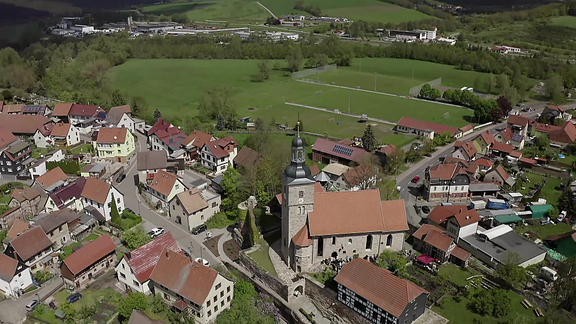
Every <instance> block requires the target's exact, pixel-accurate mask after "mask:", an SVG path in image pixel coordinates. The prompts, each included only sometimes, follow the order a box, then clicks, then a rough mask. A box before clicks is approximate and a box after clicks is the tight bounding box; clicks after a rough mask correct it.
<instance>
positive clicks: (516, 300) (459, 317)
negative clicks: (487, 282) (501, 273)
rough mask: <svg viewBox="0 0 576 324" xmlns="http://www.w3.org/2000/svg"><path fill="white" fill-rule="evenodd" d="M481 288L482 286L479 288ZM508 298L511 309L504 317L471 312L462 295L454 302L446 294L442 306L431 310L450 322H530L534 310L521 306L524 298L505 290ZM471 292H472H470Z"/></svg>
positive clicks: (466, 300) (486, 323)
mask: <svg viewBox="0 0 576 324" xmlns="http://www.w3.org/2000/svg"><path fill="white" fill-rule="evenodd" d="M479 289H483V288H479ZM506 293H507V295H508V298H509V299H510V302H511V304H512V310H511V311H510V312H509V313H508V315H507V316H506V317H503V318H499V319H497V318H494V317H490V316H481V315H478V314H475V313H472V312H471V311H470V310H468V308H467V306H466V305H467V304H468V302H469V299H468V298H464V297H462V299H461V300H460V302H459V303H458V302H456V301H455V300H454V298H453V297H452V296H448V297H446V298H444V299H443V304H442V307H441V308H440V307H438V306H434V307H433V308H432V310H433V311H435V312H437V313H438V314H440V315H442V316H444V317H446V319H448V320H449V321H450V323H484V324H492V323H494V324H496V323H509V322H512V321H514V322H515V320H517V319H523V318H524V319H526V320H525V321H522V320H520V321H519V322H518V323H532V322H534V321H535V319H536V315H534V311H533V309H532V308H529V309H526V308H524V306H522V304H521V302H522V300H524V297H522V296H521V295H519V294H516V293H514V292H512V291H506ZM471 294H473V292H471Z"/></svg>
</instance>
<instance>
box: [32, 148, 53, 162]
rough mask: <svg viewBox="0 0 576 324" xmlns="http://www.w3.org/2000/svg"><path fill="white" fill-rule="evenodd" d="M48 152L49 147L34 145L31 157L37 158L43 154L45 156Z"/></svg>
mask: <svg viewBox="0 0 576 324" xmlns="http://www.w3.org/2000/svg"><path fill="white" fill-rule="evenodd" d="M48 153H50V149H47V148H41V147H36V148H34V150H32V157H33V158H35V159H39V158H41V157H42V156H43V155H44V156H45V155H46V154H48Z"/></svg>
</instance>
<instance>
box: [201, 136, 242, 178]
mask: <svg viewBox="0 0 576 324" xmlns="http://www.w3.org/2000/svg"><path fill="white" fill-rule="evenodd" d="M236 155H238V143H237V142H236V140H235V139H234V138H233V137H232V136H228V137H225V138H222V139H219V140H216V141H211V142H208V143H206V144H204V146H203V147H202V150H201V159H202V166H204V167H205V168H207V169H209V170H212V171H213V172H214V173H215V174H220V173H223V172H224V171H226V170H227V169H228V166H232V165H233V164H232V163H233V162H234V158H235V157H236Z"/></svg>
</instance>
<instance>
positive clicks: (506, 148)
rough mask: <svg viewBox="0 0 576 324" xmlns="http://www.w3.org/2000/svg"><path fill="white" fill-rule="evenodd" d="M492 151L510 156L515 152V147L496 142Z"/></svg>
mask: <svg viewBox="0 0 576 324" xmlns="http://www.w3.org/2000/svg"><path fill="white" fill-rule="evenodd" d="M492 150H496V151H499V152H503V153H508V154H510V153H512V151H514V146H512V145H511V144H504V143H500V142H494V143H492Z"/></svg>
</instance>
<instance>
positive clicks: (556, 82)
mask: <svg viewBox="0 0 576 324" xmlns="http://www.w3.org/2000/svg"><path fill="white" fill-rule="evenodd" d="M562 90H564V80H563V79H562V77H561V76H560V75H558V74H553V75H551V76H550V77H549V78H548V79H546V81H544V91H546V95H547V96H548V98H550V99H553V100H556V99H558V98H559V97H562Z"/></svg>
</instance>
